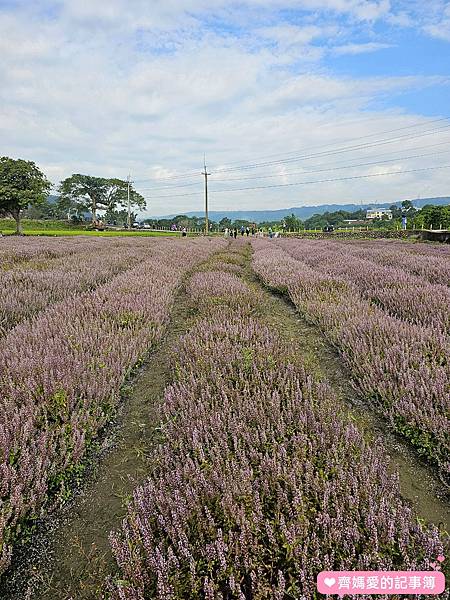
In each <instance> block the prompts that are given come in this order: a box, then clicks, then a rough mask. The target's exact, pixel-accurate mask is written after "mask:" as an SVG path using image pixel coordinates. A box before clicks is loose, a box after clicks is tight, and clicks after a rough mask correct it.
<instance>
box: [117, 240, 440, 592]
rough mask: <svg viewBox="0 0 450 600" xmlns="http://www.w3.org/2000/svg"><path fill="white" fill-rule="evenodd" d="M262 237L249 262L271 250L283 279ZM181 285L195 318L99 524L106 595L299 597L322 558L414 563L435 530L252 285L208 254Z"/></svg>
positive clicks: (331, 564) (261, 260)
mask: <svg viewBox="0 0 450 600" xmlns="http://www.w3.org/2000/svg"><path fill="white" fill-rule="evenodd" d="M262 246H263V247H262V248H260V249H259V250H257V252H256V256H255V266H256V268H257V269H260V270H262V269H263V268H265V269H266V271H268V268H269V266H270V265H272V264H273V263H274V262H275V261H276V259H278V262H277V263H276V264H277V265H278V267H279V268H280V269H281V271H282V275H281V277H282V278H283V279H284V278H285V277H287V276H288V275H290V276H291V277H292V278H293V277H295V275H296V272H295V271H294V265H293V264H291V263H289V262H288V261H287V259H286V256H285V255H284V254H283V251H282V250H280V249H279V248H273V247H270V246H268V247H267V248H266V245H265V244H262ZM257 247H259V244H258V245H257ZM266 255H267V256H266ZM265 259H267V261H268V264H267V265H266V264H265ZM279 259H283V261H280V260H279ZM270 261H272V262H270ZM291 261H293V259H291ZM286 263H288V264H287V266H286ZM282 265H285V267H283V266H282ZM188 294H189V297H190V298H191V302H192V307H193V309H194V308H195V310H196V311H197V317H196V322H195V323H194V325H193V326H192V328H191V329H190V330H189V332H188V333H187V334H186V335H185V336H184V337H183V338H182V339H181V340H180V342H179V344H178V345H177V347H176V348H175V351H174V353H173V364H172V369H173V377H174V383H173V384H172V385H170V386H169V387H168V388H167V389H166V392H165V396H164V402H163V409H162V413H163V419H162V425H161V429H162V431H163V441H162V443H161V445H160V446H159V448H158V449H157V451H156V454H155V457H154V460H152V465H153V466H152V472H151V474H150V477H149V478H148V480H147V481H146V482H145V483H144V484H143V485H142V486H140V487H139V488H137V489H136V490H135V493H134V496H133V500H132V502H131V504H130V506H129V509H128V515H127V517H126V519H125V520H124V522H123V525H122V528H121V530H120V531H118V532H117V533H114V534H112V536H111V543H112V545H113V549H114V553H115V556H116V560H117V563H118V566H119V568H120V574H119V575H118V576H117V578H116V579H115V580H113V581H111V582H110V584H109V590H110V593H111V596H112V598H113V599H114V600H144V599H147V598H156V599H159V600H162V599H169V598H170V599H181V598H205V599H210V600H213V599H224V598H227V599H236V600H246V599H249V598H252V599H255V600H262V599H266V598H267V599H269V598H270V599H279V600H281V599H300V598H307V599H308V600H309V599H314V598H318V597H319V596H318V594H317V591H316V586H315V577H316V575H317V573H318V572H319V571H321V570H324V569H336V570H337V569H352V570H353V569H359V570H370V569H386V570H388V569H393V570H394V569H415V568H421V567H424V568H426V567H427V566H428V557H430V556H434V555H435V554H436V552H440V551H442V541H441V540H440V538H439V534H438V531H437V530H436V529H435V528H433V527H430V528H427V527H425V526H421V525H419V524H418V522H417V520H416V518H415V516H414V514H413V513H412V511H411V509H410V508H409V507H408V506H407V505H406V504H405V503H404V502H403V501H402V499H401V498H400V496H399V490H398V483H397V480H396V477H395V476H392V475H391V476H390V475H388V474H387V470H386V462H387V461H386V457H385V455H384V453H383V450H382V448H381V447H379V446H378V445H376V446H375V447H369V446H368V445H367V443H366V442H365V440H364V438H363V437H362V435H361V433H360V432H359V431H358V429H357V428H356V427H355V426H354V425H353V424H350V423H349V422H348V421H346V419H345V417H344V416H343V415H340V414H339V411H337V410H336V406H337V405H336V399H335V398H334V396H333V393H332V391H331V390H330V388H329V387H328V386H327V385H325V384H323V383H318V382H316V381H315V380H314V379H313V378H312V377H311V375H310V374H309V373H308V372H307V371H306V369H305V367H304V366H303V364H302V361H301V360H300V359H299V357H298V356H296V355H295V354H294V353H293V348H292V347H290V345H289V344H286V343H285V342H284V341H282V340H281V338H280V337H279V336H278V335H277V333H276V332H274V331H273V330H271V329H270V328H269V327H268V325H267V323H266V322H265V320H264V316H263V314H262V313H261V311H260V307H261V305H262V298H261V295H260V293H258V291H257V290H255V288H253V287H249V285H248V284H247V283H245V281H243V280H242V279H241V278H239V277H238V276H237V275H236V274H234V273H230V272H228V270H227V271H226V270H224V269H221V267H220V263H214V262H211V264H210V270H202V271H201V272H199V273H198V274H196V275H194V276H193V277H192V279H191V280H190V283H189V285H188ZM358 597H359V598H368V596H358ZM391 597H392V596H391ZM383 598H385V596H383ZM386 598H387V597H386Z"/></svg>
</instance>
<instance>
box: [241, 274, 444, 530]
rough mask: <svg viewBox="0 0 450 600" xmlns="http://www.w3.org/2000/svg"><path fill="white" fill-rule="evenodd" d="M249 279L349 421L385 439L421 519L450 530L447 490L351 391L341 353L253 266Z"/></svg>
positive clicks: (277, 324)
mask: <svg viewBox="0 0 450 600" xmlns="http://www.w3.org/2000/svg"><path fill="white" fill-rule="evenodd" d="M246 279H247V281H248V282H249V283H250V284H251V285H253V286H255V287H257V288H258V289H260V290H262V292H263V294H264V298H265V301H264V305H263V307H261V308H262V309H263V311H264V313H265V318H266V320H267V322H268V323H269V325H270V326H271V327H273V329H274V330H277V331H278V333H280V334H281V335H282V336H283V337H284V338H285V339H287V340H289V341H290V342H291V343H293V344H294V345H295V346H296V347H297V348H298V352H299V354H300V356H302V357H303V360H304V361H305V363H306V365H307V366H308V369H309V370H310V372H311V374H313V375H314V376H315V377H316V378H318V379H320V380H322V381H326V382H327V383H328V384H329V385H330V386H331V388H332V389H333V391H334V393H335V395H336V397H337V399H338V400H339V403H340V407H341V409H343V410H344V411H345V412H346V413H347V414H348V418H349V419H352V420H354V421H355V422H356V423H357V424H358V426H359V427H360V428H361V429H362V430H363V432H364V434H365V437H366V438H367V439H372V440H373V439H375V438H378V437H380V438H381V439H382V441H383V445H384V448H385V450H386V452H387V454H388V455H389V457H390V464H389V470H390V471H391V472H394V471H398V473H399V478H400V490H401V494H402V496H403V497H404V498H405V499H406V500H408V501H409V502H410V503H411V505H412V506H413V507H414V509H415V511H416V513H417V515H418V516H419V517H420V518H422V519H424V520H425V521H426V522H431V523H434V524H435V525H437V526H438V527H440V528H441V529H443V530H445V531H450V504H449V502H448V490H446V489H445V487H444V485H443V483H442V482H441V481H440V480H439V478H438V477H437V476H436V475H435V474H434V473H433V472H432V470H431V469H430V468H429V466H427V465H426V464H424V463H422V462H421V461H420V460H419V459H418V457H417V455H416V454H415V453H414V452H413V451H412V450H411V449H410V447H409V446H408V445H407V444H406V443H405V442H403V441H402V440H400V439H399V438H398V437H397V436H396V435H395V434H393V433H392V432H391V431H390V430H389V428H388V425H387V423H386V421H385V420H383V419H382V418H381V417H379V416H378V415H376V414H375V412H373V411H372V410H371V409H370V408H368V406H367V405H366V404H365V403H364V401H363V400H362V398H361V397H360V396H359V395H358V394H357V392H356V391H355V390H354V388H353V387H352V385H351V383H350V380H351V376H350V373H349V372H348V370H347V369H346V367H345V365H344V363H343V361H342V359H341V358H340V357H339V354H338V352H337V351H336V350H335V349H334V348H333V347H332V346H331V345H330V344H329V343H327V341H326V340H325V338H324V336H323V335H322V333H321V332H320V330H319V329H318V327H317V326H315V325H312V324H310V323H308V322H307V321H306V320H305V319H304V318H303V317H302V316H301V315H300V313H299V312H298V311H297V309H296V307H295V306H294V304H293V303H292V302H291V301H290V300H289V299H288V298H287V297H286V296H284V295H281V294H277V293H275V292H273V291H271V290H269V289H267V288H266V287H265V286H264V285H263V284H262V283H261V281H260V280H259V278H258V277H257V276H256V275H255V274H254V273H253V271H252V270H251V268H250V265H249V264H248V265H247V266H246Z"/></svg>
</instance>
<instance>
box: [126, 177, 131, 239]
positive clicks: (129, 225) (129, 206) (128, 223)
mask: <svg viewBox="0 0 450 600" xmlns="http://www.w3.org/2000/svg"><path fill="white" fill-rule="evenodd" d="M127 184H128V185H127V195H128V217H127V225H128V229H131V203H130V175H128V178H127Z"/></svg>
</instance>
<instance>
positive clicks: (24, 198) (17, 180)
mask: <svg viewBox="0 0 450 600" xmlns="http://www.w3.org/2000/svg"><path fill="white" fill-rule="evenodd" d="M50 188H51V183H50V182H49V181H48V179H47V178H46V176H45V175H44V173H42V171H41V170H40V169H39V168H38V167H37V166H36V165H35V164H34V162H31V161H27V160H23V159H21V158H19V159H17V160H14V159H13V158H9V157H7V156H2V157H1V158H0V212H1V213H3V214H6V215H10V216H11V217H12V218H13V219H14V220H15V221H16V233H17V234H21V233H22V227H21V224H20V218H21V214H22V211H23V210H24V209H26V208H27V207H28V206H29V205H30V204H31V205H34V204H39V203H41V202H44V201H45V199H46V198H47V196H48V193H49V191H50Z"/></svg>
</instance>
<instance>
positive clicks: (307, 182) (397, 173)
mask: <svg viewBox="0 0 450 600" xmlns="http://www.w3.org/2000/svg"><path fill="white" fill-rule="evenodd" d="M448 168H450V165H440V166H437V167H420V168H418V169H407V170H404V171H391V172H390V173H372V174H370V175H352V176H349V177H335V178H332V179H317V180H314V181H298V182H295V183H278V184H274V185H259V186H252V187H241V188H232V189H228V190H213V192H214V193H215V194H222V193H231V192H241V191H245V190H262V189H269V188H282V187H291V186H296V185H310V184H315V183H329V182H334V181H350V180H352V179H365V178H369V177H385V176H389V175H403V174H406V173H418V172H420V171H434V170H436V169H448ZM198 195H199V194H198V193H196V192H194V193H187V194H173V195H169V196H152V197H151V198H152V199H156V198H181V197H186V196H198Z"/></svg>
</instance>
